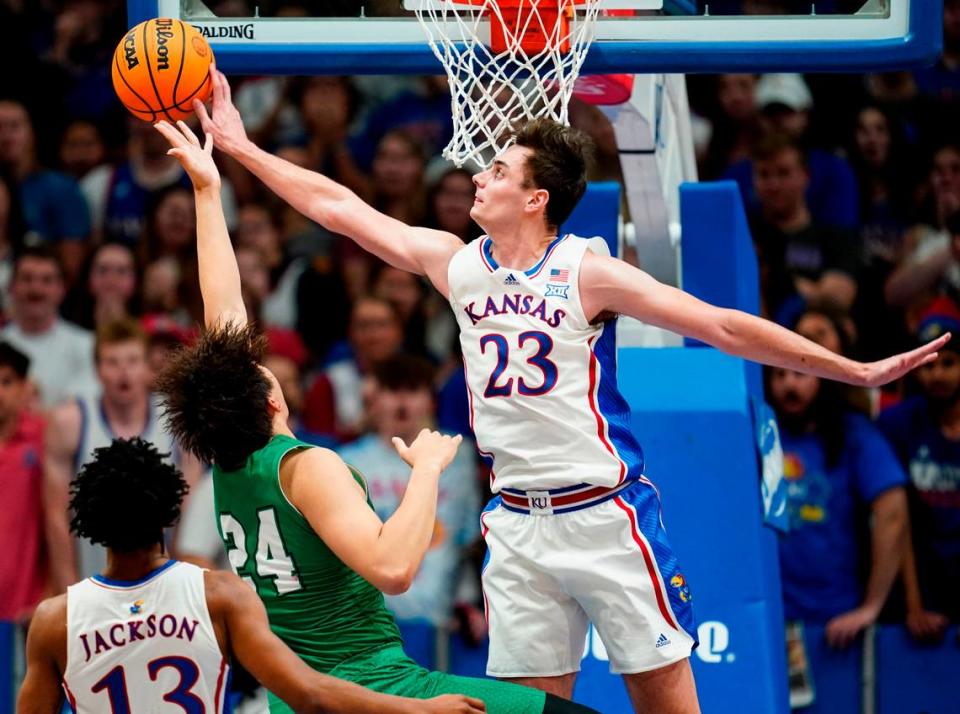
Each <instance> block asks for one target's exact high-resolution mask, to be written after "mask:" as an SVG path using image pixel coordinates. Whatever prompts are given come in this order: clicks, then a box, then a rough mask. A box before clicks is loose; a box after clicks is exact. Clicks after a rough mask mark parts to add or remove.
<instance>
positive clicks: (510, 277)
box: [503, 273, 520, 285]
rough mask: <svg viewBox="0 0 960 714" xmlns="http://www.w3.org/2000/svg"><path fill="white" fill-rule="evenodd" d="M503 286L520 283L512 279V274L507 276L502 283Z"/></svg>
mask: <svg viewBox="0 0 960 714" xmlns="http://www.w3.org/2000/svg"><path fill="white" fill-rule="evenodd" d="M503 284H504V285H519V284H520V281H519V280H517V279H516V278H515V277H513V273H510V275H508V276H507V279H506V280H504V281H503Z"/></svg>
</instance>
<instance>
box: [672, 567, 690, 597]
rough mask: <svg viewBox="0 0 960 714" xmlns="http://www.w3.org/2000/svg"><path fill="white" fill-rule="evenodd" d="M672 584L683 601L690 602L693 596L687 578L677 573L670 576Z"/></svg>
mask: <svg viewBox="0 0 960 714" xmlns="http://www.w3.org/2000/svg"><path fill="white" fill-rule="evenodd" d="M670 585H671V587H673V588H674V589H675V590H676V591H677V595H679V596H680V600H681V601H683V602H690V600H691V599H692V597H693V596H692V595H690V588H689V587H687V579H686V578H685V577H683V575H681V574H680V573H677V574H676V575H674V576H673V577H672V578H670Z"/></svg>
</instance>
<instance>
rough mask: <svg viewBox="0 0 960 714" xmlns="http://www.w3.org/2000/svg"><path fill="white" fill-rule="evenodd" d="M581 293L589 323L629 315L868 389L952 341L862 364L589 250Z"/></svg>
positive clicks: (762, 359)
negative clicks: (607, 314)
mask: <svg viewBox="0 0 960 714" xmlns="http://www.w3.org/2000/svg"><path fill="white" fill-rule="evenodd" d="M580 295H581V300H582V302H583V309H584V312H585V313H586V315H587V317H588V318H594V317H595V316H597V315H599V314H601V313H603V312H613V313H617V314H622V315H629V316H630V317H635V318H637V319H638V320H642V321H643V322H647V323H650V324H651V325H656V326H658V327H663V328H665V329H667V330H671V331H672V332H677V333H679V334H681V335H686V336H687V337H693V338H694V339H697V340H701V341H702V342H706V343H707V344H708V345H713V346H714V347H716V348H718V349H721V350H723V351H724V352H727V353H729V354H732V355H737V356H738V357H744V358H745V359H749V360H753V361H754V362H760V363H762V364H767V365H771V366H773V367H783V368H785V369H792V370H795V371H797V372H805V373H807V374H813V375H816V376H817V377H823V378H826V379H834V380H836V381H838V382H846V383H847V384H855V385H857V386H863V387H878V386H880V385H882V384H886V383H887V382H892V381H893V380H895V379H898V378H899V377H902V376H903V375H904V374H906V373H907V372H909V371H911V370H913V369H915V368H916V367H919V366H920V365H922V364H926V363H928V362H932V361H933V360H934V359H936V357H937V350H939V349H940V348H941V347H943V345H945V344H946V343H947V341H948V340H949V339H950V335H949V334H947V335H943V336H942V337H939V338H938V339H936V340H933V341H932V342H928V343H927V344H925V345H923V346H922V347H918V348H917V349H915V350H912V351H910V352H904V353H902V354H898V355H894V356H893V357H888V358H887V359H884V360H880V361H878V362H857V361H855V360H851V359H847V358H846V357H843V356H842V355H838V354H836V353H834V352H831V351H830V350H828V349H826V348H824V347H821V346H820V345H818V344H816V343H814V342H811V341H810V340H808V339H806V338H804V337H801V336H800V335H798V334H796V333H795V332H791V331H790V330H788V329H786V328H784V327H781V326H779V325H777V324H775V323H773V322H770V321H769V320H764V319H762V318H759V317H756V316H755V315H749V314H747V313H745V312H741V311H739V310H729V309H726V308H720V307H716V306H714V305H710V304H709V303H705V302H703V301H702V300H698V299H697V298H695V297H694V296H692V295H690V294H688V293H685V292H683V291H682V290H678V289H677V288H674V287H670V286H669V285H664V284H663V283H660V282H658V281H657V280H655V279H654V278H652V277H651V276H649V275H648V274H647V273H645V272H643V271H642V270H638V269H637V268H634V267H633V266H631V265H627V264H626V263H624V262H623V261H622V260H617V259H615V258H608V257H606V256H598V255H595V254H593V253H590V252H589V251H588V252H587V254H586V256H584V259H583V265H582V267H581V270H580Z"/></svg>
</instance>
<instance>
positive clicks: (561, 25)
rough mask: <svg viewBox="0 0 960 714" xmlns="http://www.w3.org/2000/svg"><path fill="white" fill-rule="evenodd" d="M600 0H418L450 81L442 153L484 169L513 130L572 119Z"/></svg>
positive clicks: (424, 24)
mask: <svg viewBox="0 0 960 714" xmlns="http://www.w3.org/2000/svg"><path fill="white" fill-rule="evenodd" d="M602 1H603V0H419V5H418V7H417V10H416V14H417V18H418V19H419V20H420V24H421V25H422V27H423V29H424V31H425V32H426V34H427V40H428V41H429V43H430V47H431V48H432V49H433V53H434V54H435V55H436V56H437V59H439V60H440V62H441V63H442V64H443V67H444V70H446V73H447V77H448V78H449V82H450V95H451V109H452V112H453V138H452V139H451V140H450V143H449V144H447V146H446V148H445V149H444V150H443V156H444V158H447V159H449V160H450V161H452V162H453V163H454V164H455V165H457V166H463V165H464V164H466V163H468V162H473V163H476V164H477V165H479V166H481V167H486V166H488V165H489V164H490V163H491V162H492V161H493V158H494V157H495V156H496V155H497V154H498V153H500V152H501V151H502V150H503V149H505V148H506V147H507V146H508V145H509V143H510V141H509V138H508V133H509V131H510V130H511V129H512V128H516V127H518V126H520V125H522V124H523V123H525V122H526V121H528V120H530V119H533V118H536V117H544V116H546V117H550V118H552V119H554V120H556V121H558V122H561V123H563V124H567V123H568V120H567V104H568V103H569V101H570V97H571V95H572V94H573V92H574V83H575V82H576V79H577V76H578V75H579V74H580V67H581V66H582V64H583V60H584V58H585V57H586V55H587V50H588V49H589V47H590V43H591V42H592V41H593V36H594V33H593V31H594V28H595V26H596V20H597V16H598V14H599V11H600V5H601V3H602ZM575 8H576V9H577V10H578V11H579V12H578V14H577V16H576V17H574V9H575ZM485 20H489V23H487V22H484V21H485ZM488 27H489V37H484V35H485V34H486V28H488Z"/></svg>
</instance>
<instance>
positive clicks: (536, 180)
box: [511, 117, 594, 230]
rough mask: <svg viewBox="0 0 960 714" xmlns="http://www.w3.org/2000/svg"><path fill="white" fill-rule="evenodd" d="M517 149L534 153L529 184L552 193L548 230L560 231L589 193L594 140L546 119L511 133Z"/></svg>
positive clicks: (576, 130)
mask: <svg viewBox="0 0 960 714" xmlns="http://www.w3.org/2000/svg"><path fill="white" fill-rule="evenodd" d="M511 139H512V140H513V141H514V143H515V144H516V145H517V146H525V147H527V148H528V149H532V150H533V154H532V155H531V156H530V157H529V158H528V159H527V165H526V167H525V168H526V174H527V182H528V183H531V184H532V185H534V186H536V187H537V188H542V189H545V190H546V191H547V193H549V194H550V200H549V201H548V202H547V211H546V219H547V227H548V228H550V229H552V230H557V229H559V228H560V225H561V224H562V223H563V222H564V221H565V220H567V218H569V217H570V214H571V213H573V209H574V208H576V206H577V203H578V202H579V201H580V199H581V198H583V194H584V192H585V191H586V190H587V169H588V167H589V165H590V163H591V162H592V161H593V154H594V145H593V140H592V139H591V138H590V137H589V136H588V135H587V134H585V133H584V132H582V131H580V130H579V129H574V128H572V127H569V126H564V125H563V124H560V123H559V122H556V121H554V120H553V119H549V118H546V117H541V118H539V119H534V120H532V121H529V122H527V123H526V124H524V125H523V126H522V127H520V128H519V129H517V130H515V131H513V132H511Z"/></svg>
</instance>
